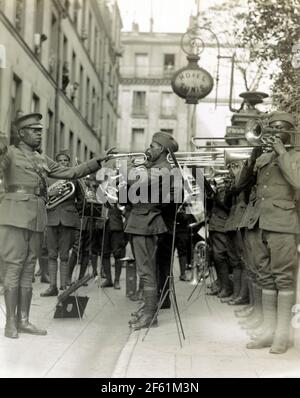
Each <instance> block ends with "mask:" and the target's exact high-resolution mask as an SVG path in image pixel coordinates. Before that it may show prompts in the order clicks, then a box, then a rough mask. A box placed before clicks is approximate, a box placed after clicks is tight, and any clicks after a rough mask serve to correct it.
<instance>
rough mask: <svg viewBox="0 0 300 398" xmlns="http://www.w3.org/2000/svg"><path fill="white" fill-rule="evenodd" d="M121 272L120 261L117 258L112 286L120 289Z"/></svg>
mask: <svg viewBox="0 0 300 398" xmlns="http://www.w3.org/2000/svg"><path fill="white" fill-rule="evenodd" d="M121 272H122V262H121V261H120V260H119V259H116V260H115V280H114V288H115V289H121V286H120V276H121Z"/></svg>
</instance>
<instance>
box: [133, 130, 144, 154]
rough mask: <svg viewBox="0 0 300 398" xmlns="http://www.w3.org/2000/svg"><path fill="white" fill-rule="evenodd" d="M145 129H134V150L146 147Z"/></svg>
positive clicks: (137, 150)
mask: <svg viewBox="0 0 300 398" xmlns="http://www.w3.org/2000/svg"><path fill="white" fill-rule="evenodd" d="M144 133H145V129H132V144H131V147H132V151H133V152H139V151H141V150H142V149H143V148H144V147H145V134H144Z"/></svg>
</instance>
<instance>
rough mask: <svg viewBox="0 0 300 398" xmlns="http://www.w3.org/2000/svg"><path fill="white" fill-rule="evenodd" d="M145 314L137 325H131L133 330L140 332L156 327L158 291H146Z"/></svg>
mask: <svg viewBox="0 0 300 398" xmlns="http://www.w3.org/2000/svg"><path fill="white" fill-rule="evenodd" d="M144 299H145V306H144V313H143V315H142V317H141V318H139V319H138V320H137V321H136V322H135V323H132V324H131V327H132V329H133V330H140V329H143V328H148V327H150V325H151V327H156V326H157V325H158V324H157V317H155V314H156V311H157V291H156V289H152V290H144Z"/></svg>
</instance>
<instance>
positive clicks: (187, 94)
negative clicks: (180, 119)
mask: <svg viewBox="0 0 300 398" xmlns="http://www.w3.org/2000/svg"><path fill="white" fill-rule="evenodd" d="M199 20H200V16H199V13H198V15H197V18H196V19H195V23H194V25H193V26H192V27H191V28H190V29H188V30H187V32H186V33H185V34H184V35H183V36H182V38H181V48H182V50H183V51H184V52H185V53H186V54H187V60H188V65H187V66H185V67H183V68H181V69H179V70H178V71H177V72H175V74H174V76H173V78H172V81H171V85H172V89H173V91H174V92H175V94H177V95H178V96H179V97H181V98H184V99H185V100H186V103H187V104H198V103H199V100H200V99H202V98H204V97H206V96H207V95H208V94H209V93H210V92H211V91H212V89H213V86H214V79H213V77H212V76H211V74H210V73H209V72H208V71H207V70H205V69H203V68H201V67H200V66H199V65H198V62H199V60H200V54H201V53H202V52H203V50H204V48H205V44H204V42H203V40H202V39H201V33H202V31H203V30H208V31H209V32H210V33H211V34H212V35H213V36H214V37H215V39H216V41H217V47H218V70H219V56H220V46H219V41H218V38H217V36H216V35H215V33H214V32H212V31H211V30H210V29H208V28H206V27H201V26H200V24H199Z"/></svg>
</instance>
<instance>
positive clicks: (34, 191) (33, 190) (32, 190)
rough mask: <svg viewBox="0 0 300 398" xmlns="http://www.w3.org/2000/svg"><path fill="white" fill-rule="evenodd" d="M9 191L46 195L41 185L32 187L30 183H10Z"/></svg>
mask: <svg viewBox="0 0 300 398" xmlns="http://www.w3.org/2000/svg"><path fill="white" fill-rule="evenodd" d="M6 192H7V193H25V194H29V195H36V196H45V195H43V192H42V190H41V188H40V187H30V186H28V185H9V186H8V187H7V190H6Z"/></svg>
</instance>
